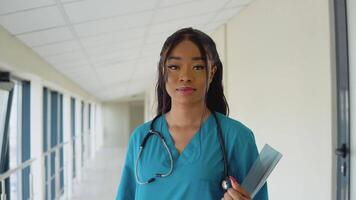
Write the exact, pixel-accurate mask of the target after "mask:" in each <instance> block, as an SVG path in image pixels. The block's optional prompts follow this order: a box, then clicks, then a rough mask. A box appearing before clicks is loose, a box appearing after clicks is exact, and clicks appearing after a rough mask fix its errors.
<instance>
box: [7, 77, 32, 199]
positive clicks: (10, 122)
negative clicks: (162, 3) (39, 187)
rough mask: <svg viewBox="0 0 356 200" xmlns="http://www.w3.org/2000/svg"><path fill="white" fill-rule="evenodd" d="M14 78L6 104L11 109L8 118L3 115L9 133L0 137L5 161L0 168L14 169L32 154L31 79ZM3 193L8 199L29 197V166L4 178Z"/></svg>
mask: <svg viewBox="0 0 356 200" xmlns="http://www.w3.org/2000/svg"><path fill="white" fill-rule="evenodd" d="M13 82H14V84H13V89H12V91H11V101H9V103H8V104H7V105H6V106H7V107H8V108H9V109H10V112H9V113H8V115H9V118H7V117H6V118H7V120H6V121H7V122H6V123H4V126H6V127H8V132H7V133H8V134H6V136H5V135H3V137H2V138H3V139H2V140H3V142H2V143H3V144H5V143H6V144H5V146H3V148H2V153H4V154H5V158H4V157H3V155H2V156H1V157H2V160H1V163H4V165H3V166H2V167H1V168H2V170H1V172H5V171H7V170H9V169H14V168H16V167H18V166H20V165H21V164H23V163H24V162H26V161H28V160H29V159H30V158H31V147H30V82H28V81H19V80H13ZM4 113H7V112H4ZM5 147H6V148H5ZM3 158H4V160H3ZM4 166H5V167H4ZM3 167H4V168H3ZM6 194H7V199H11V200H16V199H28V198H30V166H28V167H26V168H24V169H22V170H18V171H16V172H14V173H13V174H11V175H10V177H9V179H7V180H6Z"/></svg>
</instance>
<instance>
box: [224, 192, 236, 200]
mask: <svg viewBox="0 0 356 200" xmlns="http://www.w3.org/2000/svg"><path fill="white" fill-rule="evenodd" d="M224 200H234V199H233V198H232V197H231V196H230V195H229V193H228V192H225V194H224Z"/></svg>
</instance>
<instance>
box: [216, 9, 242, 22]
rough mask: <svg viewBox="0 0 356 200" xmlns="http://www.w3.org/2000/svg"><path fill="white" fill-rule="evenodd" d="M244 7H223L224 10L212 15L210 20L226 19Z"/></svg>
mask: <svg viewBox="0 0 356 200" xmlns="http://www.w3.org/2000/svg"><path fill="white" fill-rule="evenodd" d="M242 8H244V7H243V6H239V7H234V8H229V9H225V10H224V12H220V13H219V14H218V15H216V17H214V19H213V21H212V22H219V21H228V20H229V19H230V18H232V17H233V16H235V15H237V13H239V12H240V11H241V9H242Z"/></svg>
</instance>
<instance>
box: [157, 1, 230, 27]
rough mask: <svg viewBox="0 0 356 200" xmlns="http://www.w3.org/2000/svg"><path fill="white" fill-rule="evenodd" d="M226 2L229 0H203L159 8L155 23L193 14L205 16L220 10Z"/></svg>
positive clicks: (198, 16)
mask: <svg viewBox="0 0 356 200" xmlns="http://www.w3.org/2000/svg"><path fill="white" fill-rule="evenodd" d="M226 2H228V0H219V1H216V0H204V1H203V0H202V1H196V2H195V1H194V2H191V3H186V4H181V5H178V6H173V7H169V8H163V9H159V10H158V11H157V12H156V14H155V16H154V19H153V23H155V24H156V23H160V22H165V21H170V20H176V19H181V18H186V17H193V16H195V17H196V18H201V17H205V14H206V13H209V12H214V11H217V10H219V9H220V8H222V7H223V6H224V4H225V3H226Z"/></svg>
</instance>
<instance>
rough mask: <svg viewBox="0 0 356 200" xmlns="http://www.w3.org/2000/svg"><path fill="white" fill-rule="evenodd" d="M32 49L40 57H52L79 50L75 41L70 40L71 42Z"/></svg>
mask: <svg viewBox="0 0 356 200" xmlns="http://www.w3.org/2000/svg"><path fill="white" fill-rule="evenodd" d="M33 49H34V50H35V51H36V52H37V53H38V54H40V55H41V56H44V57H46V56H53V55H58V54H62V53H68V52H73V51H77V50H79V49H80V45H79V44H78V42H77V41H75V40H72V41H65V42H61V43H57V44H50V45H44V46H39V47H34V48H33Z"/></svg>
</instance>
